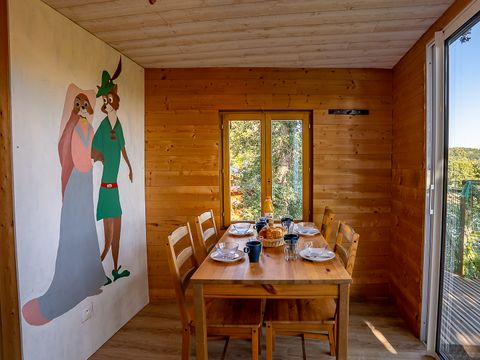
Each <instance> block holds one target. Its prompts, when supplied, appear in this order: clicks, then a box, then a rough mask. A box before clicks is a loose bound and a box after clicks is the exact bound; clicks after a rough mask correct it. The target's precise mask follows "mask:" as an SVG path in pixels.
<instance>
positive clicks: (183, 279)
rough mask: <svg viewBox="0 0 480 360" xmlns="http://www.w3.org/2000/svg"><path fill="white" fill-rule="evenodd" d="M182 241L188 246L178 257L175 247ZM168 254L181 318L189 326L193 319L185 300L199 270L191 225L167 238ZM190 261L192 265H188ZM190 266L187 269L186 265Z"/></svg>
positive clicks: (182, 227)
mask: <svg viewBox="0 0 480 360" xmlns="http://www.w3.org/2000/svg"><path fill="white" fill-rule="evenodd" d="M182 239H186V241H187V245H186V247H185V248H183V249H182V250H181V251H180V252H179V253H178V255H177V254H176V252H175V245H176V244H177V243H178V242H179V241H180V240H182ZM166 253H167V258H168V265H169V267H170V272H171V275H172V280H173V285H174V288H175V295H176V297H177V301H178V305H179V307H180V316H181V318H182V323H183V326H187V325H188V324H189V323H190V321H191V319H190V315H189V312H188V309H187V303H186V299H185V291H186V290H187V287H188V283H189V282H190V278H191V277H192V275H193V273H194V272H195V270H196V269H197V268H198V262H197V257H196V253H195V247H194V245H193V239H192V232H191V230H190V224H189V223H187V224H186V225H183V226H180V227H178V228H177V229H175V230H174V231H173V232H172V233H171V234H170V235H169V236H168V238H167V243H166ZM188 261H190V264H189V263H188ZM186 264H187V265H188V267H187V269H186V270H184V269H185V267H186V266H185V265H186Z"/></svg>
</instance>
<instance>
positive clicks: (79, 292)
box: [22, 59, 133, 325]
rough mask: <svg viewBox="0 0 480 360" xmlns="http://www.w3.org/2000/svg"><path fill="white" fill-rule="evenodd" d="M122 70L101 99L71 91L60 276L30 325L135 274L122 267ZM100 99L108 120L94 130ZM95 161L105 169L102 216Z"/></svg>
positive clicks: (37, 304) (64, 133)
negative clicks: (109, 264) (108, 263)
mask: <svg viewBox="0 0 480 360" xmlns="http://www.w3.org/2000/svg"><path fill="white" fill-rule="evenodd" d="M121 71H122V62H121V59H120V61H119V63H118V66H117V69H116V71H115V73H114V74H113V76H110V74H109V73H108V71H103V73H102V79H101V85H100V86H97V88H98V91H97V93H96V94H95V91H94V90H81V89H80V88H79V87H77V86H76V85H74V84H71V85H70V86H69V88H68V90H67V94H66V97H65V104H64V110H63V115H62V121H61V124H60V139H59V141H58V154H59V158H60V165H61V169H62V171H61V184H62V186H61V192H62V210H61V215H60V216H61V219H60V236H59V244H58V250H57V257H56V263H55V273H54V276H53V279H52V282H51V284H50V286H49V288H48V290H47V291H46V293H45V294H43V295H42V296H40V297H38V298H35V299H32V300H30V301H28V302H27V303H26V304H25V305H24V306H23V308H22V313H23V317H24V319H25V321H26V322H28V323H29V324H30V325H44V324H46V323H48V322H50V321H51V320H53V319H55V318H57V317H59V316H61V315H63V314H64V313H66V312H67V311H69V310H70V309H72V308H73V307H75V306H76V305H77V304H79V303H80V302H81V301H82V300H84V299H85V298H87V297H89V296H94V295H98V294H100V293H101V292H102V290H101V287H102V286H106V285H109V284H111V283H112V282H113V281H116V280H118V279H120V278H123V277H128V276H129V275H130V271H129V270H127V269H122V268H121V265H119V264H118V257H119V253H120V238H121V226H122V208H121V205H120V196H119V189H118V184H117V178H118V172H119V168H120V161H121V158H122V157H123V159H124V160H125V162H126V164H127V166H128V169H129V178H130V181H131V182H133V172H132V166H131V164H130V160H129V158H128V155H127V150H126V148H125V138H124V136H123V129H122V124H121V123H120V120H119V119H118V117H117V110H118V109H119V107H120V97H119V95H118V86H117V84H115V83H114V80H116V79H117V78H118V76H119V75H120V73H121ZM99 97H101V98H102V100H103V105H102V107H101V111H102V112H104V113H105V114H106V116H105V118H104V119H103V120H102V121H101V123H100V125H99V126H98V128H97V130H96V131H94V129H93V127H92V120H93V113H94V107H95V102H96V98H99ZM92 159H93V161H94V162H95V161H100V162H101V163H102V164H103V172H102V180H101V184H100V190H99V196H98V202H97V206H96V217H95V207H94V204H93V175H92V171H93V162H92ZM95 218H96V219H97V220H103V228H104V234H105V245H104V249H103V252H102V253H101V254H100V247H99V243H98V236H97V230H96V222H95ZM110 250H111V253H112V257H113V264H114V268H113V270H112V272H111V274H112V277H110V276H108V275H106V274H105V271H104V268H103V265H102V262H103V260H104V259H105V257H106V256H107V254H108V253H109V252H110Z"/></svg>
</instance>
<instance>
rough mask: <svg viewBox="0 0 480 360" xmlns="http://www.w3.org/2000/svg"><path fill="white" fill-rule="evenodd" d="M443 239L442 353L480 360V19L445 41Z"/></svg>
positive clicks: (439, 345) (446, 356)
mask: <svg viewBox="0 0 480 360" xmlns="http://www.w3.org/2000/svg"><path fill="white" fill-rule="evenodd" d="M445 95H446V96H445V128H444V132H445V140H444V145H445V154H444V156H445V162H444V195H443V203H444V204H443V205H444V210H443V241H442V247H441V257H442V259H441V274H440V276H441V277H440V296H439V315H438V327H437V329H438V330H437V331H438V332H437V353H438V354H439V355H440V356H441V357H442V358H443V359H449V360H450V359H451V360H453V359H455V360H463V359H468V360H470V359H480V16H478V15H477V16H476V17H475V18H473V19H472V20H471V21H469V22H468V23H467V24H465V26H463V27H462V28H461V29H460V30H459V31H457V32H456V33H454V34H453V35H452V36H450V37H449V38H448V39H447V40H446V42H445Z"/></svg>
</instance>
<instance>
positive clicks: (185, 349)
mask: <svg viewBox="0 0 480 360" xmlns="http://www.w3.org/2000/svg"><path fill="white" fill-rule="evenodd" d="M189 358H190V329H187V328H185V329H183V332H182V360H188V359H189Z"/></svg>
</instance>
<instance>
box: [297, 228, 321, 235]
mask: <svg viewBox="0 0 480 360" xmlns="http://www.w3.org/2000/svg"><path fill="white" fill-rule="evenodd" d="M297 229H298V234H299V235H302V236H315V235H318V234H320V230H318V229H316V228H305V227H298V228H297Z"/></svg>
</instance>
